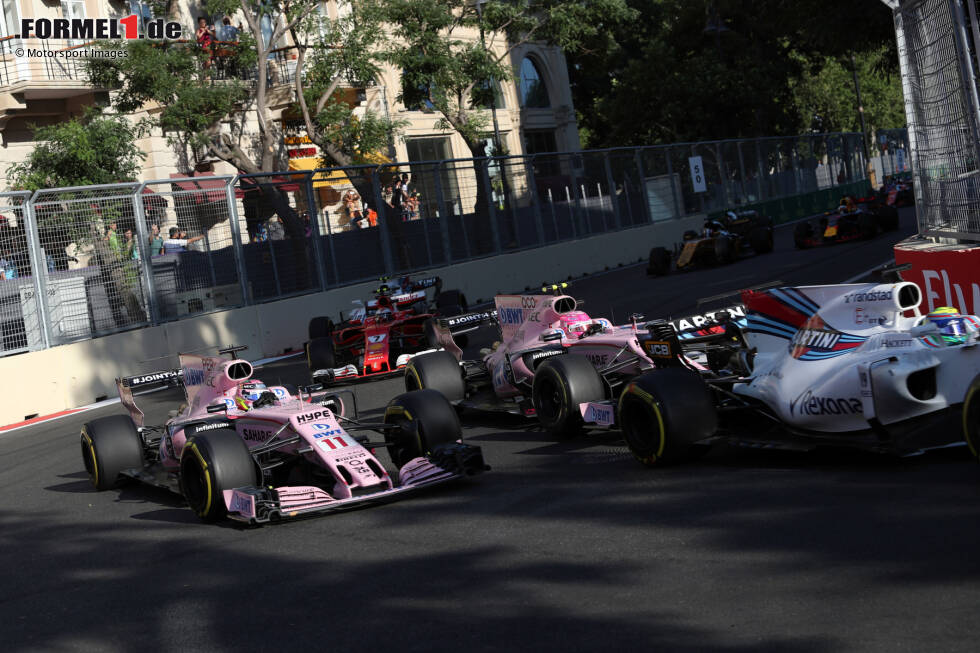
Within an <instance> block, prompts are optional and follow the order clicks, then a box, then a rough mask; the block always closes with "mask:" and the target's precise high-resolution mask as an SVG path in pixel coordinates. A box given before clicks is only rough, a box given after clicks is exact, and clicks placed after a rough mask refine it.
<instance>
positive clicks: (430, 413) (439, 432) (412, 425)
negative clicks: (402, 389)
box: [384, 390, 463, 469]
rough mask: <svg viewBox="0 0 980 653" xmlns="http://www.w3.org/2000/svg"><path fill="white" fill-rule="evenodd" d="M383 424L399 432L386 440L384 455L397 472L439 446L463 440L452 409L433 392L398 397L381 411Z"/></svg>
mask: <svg viewBox="0 0 980 653" xmlns="http://www.w3.org/2000/svg"><path fill="white" fill-rule="evenodd" d="M384 421H385V424H397V425H398V426H399V428H398V429H397V430H394V431H392V432H391V434H390V436H389V441H390V444H388V455H389V456H391V462H392V463H394V464H395V466H396V467H398V468H399V469H401V468H402V467H403V466H404V465H405V463H407V462H409V461H411V460H414V459H415V458H420V457H423V456H428V455H430V454H431V453H432V451H433V449H435V448H436V447H438V446H439V445H442V444H450V443H453V442H456V441H457V440H459V439H460V438H462V437H463V430H462V428H461V427H460V425H459V417H457V416H456V410H455V409H454V408H453V405H452V404H451V403H449V401H448V400H447V399H446V398H445V397H444V396H442V395H441V394H440V393H438V392H436V391H435V390H416V391H414V392H406V393H405V394H401V395H398V396H397V397H395V398H394V399H392V400H391V401H390V402H388V407H387V408H386V409H385V418H384Z"/></svg>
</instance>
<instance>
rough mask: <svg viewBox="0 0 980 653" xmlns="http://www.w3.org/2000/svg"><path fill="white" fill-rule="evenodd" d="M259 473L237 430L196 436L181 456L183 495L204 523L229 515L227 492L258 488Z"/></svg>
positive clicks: (181, 488)
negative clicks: (225, 495) (226, 506)
mask: <svg viewBox="0 0 980 653" xmlns="http://www.w3.org/2000/svg"><path fill="white" fill-rule="evenodd" d="M257 472H258V469H257V467H256V465H255V460H254V459H253V458H252V454H251V453H249V451H248V445H246V444H245V441H244V440H242V439H241V438H240V437H238V433H236V432H235V430H234V429H215V430H214V431H207V432H205V433H202V434H200V435H197V434H195V435H193V436H191V437H190V439H188V440H187V444H185V445H184V450H183V451H182V452H181V455H180V492H181V494H183V495H184V498H185V499H186V500H187V504H188V505H189V506H190V508H191V510H193V511H194V512H195V513H196V514H197V516H198V517H200V518H201V519H202V520H203V521H206V522H213V521H217V520H219V519H221V518H223V517H224V516H225V515H226V514H227V510H226V508H225V498H224V491H225V490H234V489H235V488H240V487H250V486H255V485H257V484H258V481H259V478H258V473H257Z"/></svg>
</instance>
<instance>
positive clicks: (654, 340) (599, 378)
mask: <svg viewBox="0 0 980 653" xmlns="http://www.w3.org/2000/svg"><path fill="white" fill-rule="evenodd" d="M495 301H496V310H495V311H488V312H486V313H471V314H466V315H460V316H456V317H452V318H446V319H441V320H439V321H438V322H437V323H436V329H435V331H436V337H437V339H438V341H439V343H440V345H441V346H442V350H441V351H436V352H431V353H423V354H421V355H418V356H415V357H414V358H412V359H411V360H410V361H409V362H408V365H407V367H406V368H405V387H406V388H407V389H409V390H417V389H422V388H427V389H435V390H439V391H440V392H441V393H442V394H444V395H445V396H446V397H447V398H448V399H449V400H450V401H452V402H453V403H454V404H456V405H457V406H461V407H469V408H475V409H478V410H492V411H505V412H510V413H516V414H522V415H525V416H528V417H530V416H536V417H537V419H538V420H539V421H540V422H541V424H542V425H543V426H544V427H545V428H546V429H547V430H548V431H550V432H552V433H554V434H555V435H559V436H568V435H572V434H574V433H576V432H578V431H579V430H581V429H582V428H583V427H584V426H586V425H589V426H599V427H604V426H611V425H613V424H615V423H616V415H615V411H616V399H617V398H618V397H619V394H620V392H621V391H622V389H623V388H624V387H625V385H626V383H628V382H629V381H630V380H631V379H632V378H634V377H636V376H637V375H639V374H641V373H643V372H645V371H649V370H652V369H654V368H656V367H658V366H660V365H662V364H666V363H667V362H669V361H671V360H672V359H674V358H676V353H677V352H676V351H674V350H673V349H672V348H671V347H670V345H669V343H668V342H667V341H666V340H665V339H664V338H662V337H660V335H659V334H660V333H661V331H662V332H664V333H673V329H672V328H671V327H670V325H669V324H668V323H667V322H665V321H662V320H661V321H655V322H650V323H648V324H646V325H645V326H644V327H642V328H641V327H637V323H636V320H637V319H639V318H640V317H641V316H635V317H634V321H633V322H632V323H630V324H627V325H622V326H614V325H613V324H612V323H611V322H610V321H609V320H607V319H603V318H600V319H593V318H591V317H590V316H589V315H587V314H586V313H584V312H582V311H581V310H579V305H580V303H579V302H577V301H576V300H575V299H573V298H572V297H569V296H568V295H564V294H556V295H500V296H498V297H496V300H495ZM487 324H496V325H498V326H499V329H500V342H498V343H496V344H495V346H494V347H493V349H492V350H485V351H484V354H485V355H484V357H483V359H482V360H480V361H465V360H462V351H461V350H460V348H459V347H458V346H457V345H456V343H455V342H454V340H453V336H454V335H457V334H460V333H465V332H466V331H469V330H474V329H477V328H480V327H481V326H483V325H487ZM690 364H691V365H692V366H695V367H699V364H698V363H696V362H694V361H691V362H690Z"/></svg>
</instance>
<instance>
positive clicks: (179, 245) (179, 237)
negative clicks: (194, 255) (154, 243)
mask: <svg viewBox="0 0 980 653" xmlns="http://www.w3.org/2000/svg"><path fill="white" fill-rule="evenodd" d="M203 238H204V235H203V234H201V235H200V236H194V237H193V238H188V237H187V232H186V231H181V230H180V229H178V228H177V227H170V238H167V239H166V240H164V241H163V253H164V254H176V253H178V252H186V251H187V246H188V245H189V244H191V243H194V242H197V241H199V240H201V239H203Z"/></svg>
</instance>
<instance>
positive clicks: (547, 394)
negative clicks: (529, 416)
mask: <svg viewBox="0 0 980 653" xmlns="http://www.w3.org/2000/svg"><path fill="white" fill-rule="evenodd" d="M605 398H606V388H605V384H604V383H603V382H602V377H600V376H599V373H598V372H596V369H595V367H594V366H593V365H592V363H590V362H589V359H588V358H586V357H585V356H576V355H574V354H565V355H563V356H555V357H554V358H549V359H548V360H546V361H545V362H544V363H542V364H541V365H540V366H539V367H538V368H537V369H536V370H535V372H534V383H533V384H532V387H531V401H532V402H533V404H534V410H535V412H536V413H537V416H538V421H540V422H541V425H542V426H543V427H544V428H545V429H546V430H547V431H548V432H549V433H551V434H552V435H556V436H558V437H563V438H564V437H571V436H573V435H575V434H577V433H579V432H581V430H582V426H583V425H584V422H583V421H582V414H581V413H580V412H579V408H578V407H579V404H582V403H585V402H587V401H602V400H603V399H605Z"/></svg>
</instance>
